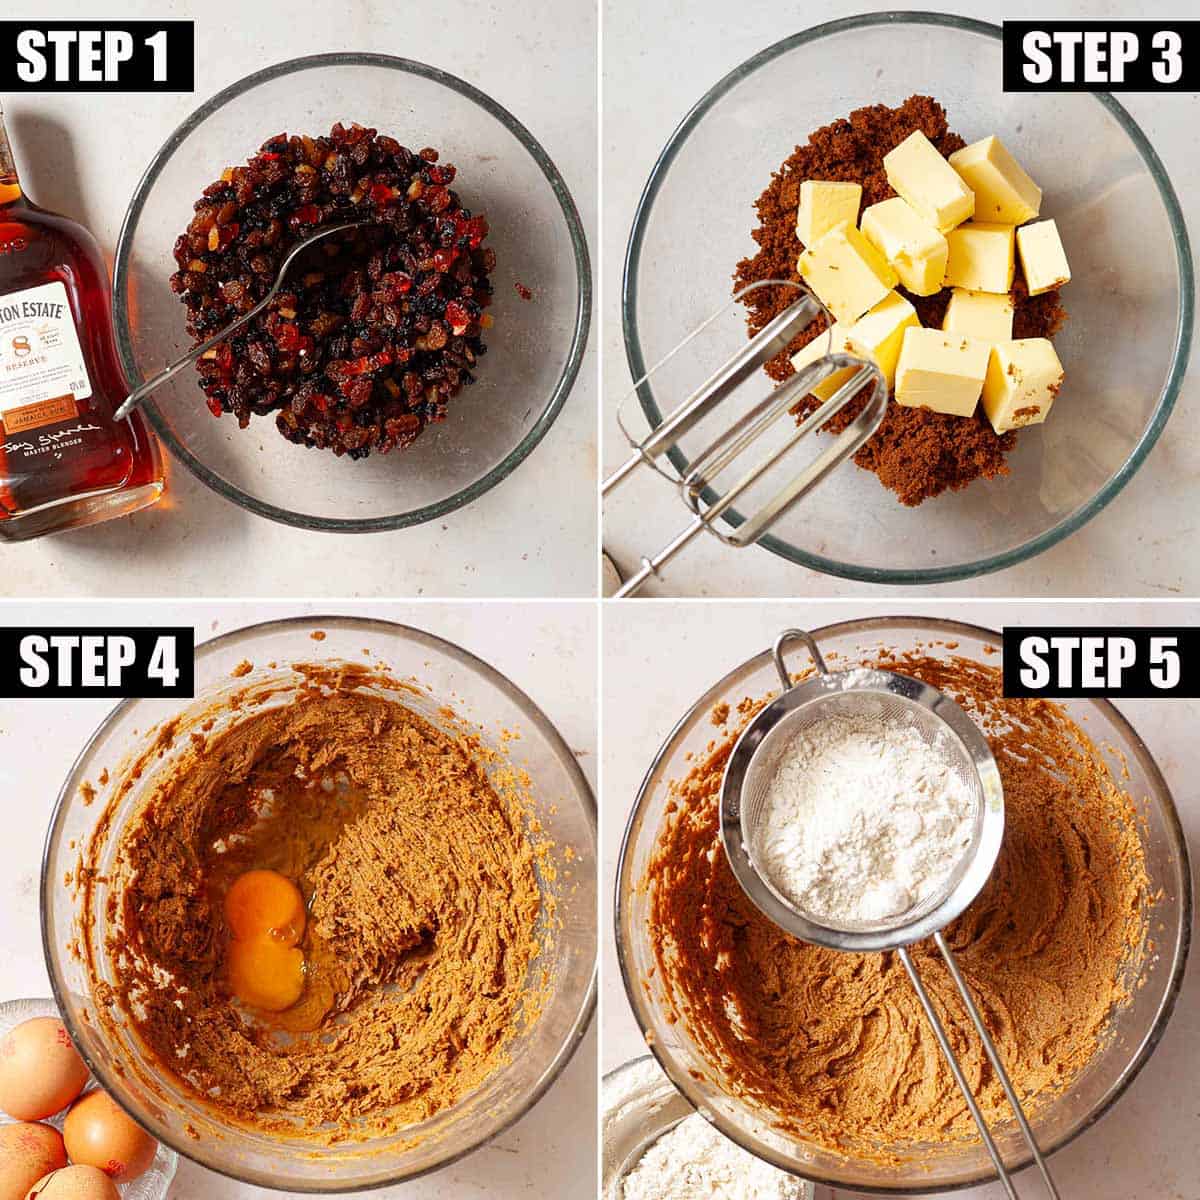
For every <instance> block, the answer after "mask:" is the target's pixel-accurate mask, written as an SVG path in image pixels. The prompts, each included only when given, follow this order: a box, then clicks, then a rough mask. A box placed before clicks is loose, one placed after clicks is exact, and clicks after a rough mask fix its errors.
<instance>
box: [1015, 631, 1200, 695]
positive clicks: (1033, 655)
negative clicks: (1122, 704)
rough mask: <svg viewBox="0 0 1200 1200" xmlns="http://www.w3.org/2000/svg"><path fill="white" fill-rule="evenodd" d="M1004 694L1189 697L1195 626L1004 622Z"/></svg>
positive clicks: (1197, 689) (1198, 678)
mask: <svg viewBox="0 0 1200 1200" xmlns="http://www.w3.org/2000/svg"><path fill="white" fill-rule="evenodd" d="M1004 694H1005V695H1006V696H1044V697H1047V698H1055V697H1061V698H1069V697H1081V696H1082V697H1088V696H1090V697H1107V698H1108V699H1113V700H1115V699H1130V700H1149V699H1155V698H1161V697H1173V698H1176V699H1194V698H1195V697H1197V696H1200V628H1198V627H1195V626H1134V627H1130V626H1083V627H1073V626H1060V625H1037V626H1034V625H1009V626H1005V629H1004Z"/></svg>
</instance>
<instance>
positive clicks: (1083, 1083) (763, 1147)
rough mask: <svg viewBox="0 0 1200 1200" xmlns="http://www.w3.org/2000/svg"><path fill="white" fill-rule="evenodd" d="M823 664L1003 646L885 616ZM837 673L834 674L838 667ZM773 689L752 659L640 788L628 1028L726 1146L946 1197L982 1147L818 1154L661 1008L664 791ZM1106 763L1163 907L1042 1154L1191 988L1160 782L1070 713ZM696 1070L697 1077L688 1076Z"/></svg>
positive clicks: (1114, 716) (1091, 705) (1093, 713)
mask: <svg viewBox="0 0 1200 1200" xmlns="http://www.w3.org/2000/svg"><path fill="white" fill-rule="evenodd" d="M813 636H814V637H815V638H816V640H817V644H818V645H819V647H820V649H821V650H822V652H823V653H824V654H825V655H826V657H829V656H830V655H831V654H833V653H835V652H836V653H837V654H838V655H839V656H840V657H839V658H837V659H834V660H833V662H834V663H837V662H841V663H842V664H845V663H846V662H847V660H851V661H856V660H859V659H860V658H861V657H862V656H864V655H869V654H871V653H872V651H873V650H875V649H878V648H879V647H880V646H885V647H888V648H890V649H895V650H897V651H901V652H902V651H905V650H910V649H914V648H916V647H917V646H918V645H921V644H924V645H925V646H928V645H929V644H930V642H931V641H935V640H936V641H942V642H950V643H954V644H955V646H954V650H953V653H954V654H956V655H961V656H963V657H966V658H969V659H972V660H974V661H976V662H982V663H985V664H988V665H991V666H998V665H999V658H998V656H997V655H996V654H995V653H991V654H989V653H988V648H994V647H996V646H998V645H999V644H1000V635H999V634H998V633H994V632H992V631H991V630H988V629H982V628H980V627H978V626H975V625H966V624H962V623H960V622H957V621H943V620H937V619H933V618H924V617H879V618H867V619H863V620H857V621H846V622H843V623H841V624H837V625H830V626H828V627H826V628H824V629H818V630H815V631H813ZM788 661H789V663H790V664H791V667H792V670H793V671H797V670H800V669H803V668H805V667H807V666H808V665H809V663H808V659H807V656H806V655H805V654H804V653H803V651H799V652H795V653H791V654H789V655H788ZM835 669H836V668H835ZM778 686H779V683H778V677H777V676H776V674H775V668H774V665H773V663H772V660H771V654H770V651H769V650H764V651H763V653H761V654H759V655H756V656H755V657H754V658H752V659H750V660H749V661H748V662H745V663H743V664H742V665H741V666H740V667H737V668H736V669H735V670H733V671H731V672H730V673H729V674H728V675H726V676H725V678H724V679H722V680H720V681H719V682H718V683H716V684H714V685H713V686H712V687H711V688H709V690H708V691H707V692H705V694H704V695H703V696H701V697H700V699H699V700H697V701H696V703H695V704H693V705H692V707H691V708H690V709H688V711H687V713H686V714H685V715H684V717H683V719H682V720H681V721H680V722H679V724H678V725H676V727H675V729H674V730H673V731H672V732H671V734H670V736H669V737H668V738H667V740H666V741H665V742H664V743H663V746H662V748H661V749H660V750H659V752H658V754H657V756H656V757H655V759H654V762H653V763H651V765H650V769H649V770H648V771H647V773H646V777H645V779H644V780H643V781H642V786H641V789H640V790H639V792H638V797H637V802H636V805H635V806H634V810H633V813H632V815H631V816H630V819H629V825H628V828H627V829H626V832H625V841H624V844H623V846H622V848H621V857H620V862H619V865H618V870H617V884H616V927H617V929H616V932H617V951H618V957H619V960H620V963H621V972H622V975H623V977H624V981H625V990H626V993H627V995H628V997H629V1003H630V1005H631V1006H632V1008H633V1012H634V1016H635V1017H636V1019H637V1021H638V1024H639V1025H640V1026H641V1028H642V1031H643V1033H644V1034H645V1038H646V1042H647V1044H648V1045H649V1047H650V1049H651V1050H652V1051H653V1052H654V1054H655V1055H656V1057H657V1058H658V1060H659V1062H660V1063H661V1064H662V1066H663V1068H664V1069H665V1070H666V1072H667V1074H668V1075H669V1076H670V1077H671V1079H672V1080H673V1081H674V1083H675V1085H676V1087H678V1088H679V1090H680V1091H681V1092H683V1094H684V1095H685V1096H686V1097H687V1098H688V1100H690V1101H691V1103H692V1104H693V1105H695V1106H696V1107H697V1108H700V1109H702V1110H703V1111H704V1112H705V1113H706V1114H707V1115H708V1116H709V1117H710V1118H711V1119H712V1120H713V1121H714V1122H715V1123H716V1125H717V1128H718V1129H720V1130H721V1132H722V1133H724V1134H726V1135H727V1136H728V1137H731V1138H733V1139H734V1141H736V1142H739V1143H740V1144H741V1145H742V1146H744V1147H745V1148H746V1149H747V1150H750V1151H752V1152H753V1153H755V1154H757V1155H759V1156H760V1157H761V1158H765V1159H767V1160H768V1161H770V1162H773V1163H775V1164H776V1165H777V1166H780V1167H783V1168H785V1169H786V1170H790V1171H793V1172H795V1173H797V1174H799V1175H802V1176H803V1177H804V1178H806V1179H811V1180H813V1181H814V1182H817V1183H826V1184H829V1185H831V1186H833V1187H837V1188H843V1187H844V1188H849V1189H851V1190H854V1191H868V1192H883V1193H892V1194H898V1193H906V1192H908V1193H919V1194H922V1195H924V1194H925V1193H928V1192H938V1191H943V1190H950V1189H953V1188H959V1187H967V1186H969V1185H971V1184H973V1183H979V1182H981V1181H984V1180H987V1179H992V1178H994V1177H995V1176H994V1171H993V1168H992V1166H991V1163H990V1160H989V1159H988V1156H987V1153H986V1151H985V1150H984V1149H983V1146H982V1143H979V1142H976V1143H974V1144H963V1145H955V1146H945V1145H941V1146H936V1147H932V1148H926V1147H922V1148H920V1149H919V1151H914V1152H913V1153H912V1154H910V1155H909V1157H910V1158H911V1159H912V1162H911V1163H910V1165H909V1166H908V1167H907V1168H906V1167H905V1165H904V1164H903V1163H901V1164H899V1165H894V1166H893V1165H884V1164H880V1163H875V1162H868V1161H865V1160H860V1159H854V1158H847V1157H845V1156H843V1155H841V1154H835V1153H833V1152H831V1151H829V1150H827V1149H825V1148H824V1147H822V1146H820V1145H817V1144H816V1143H814V1142H808V1141H805V1140H804V1139H802V1138H798V1137H790V1136H788V1135H787V1134H786V1133H784V1132H783V1131H781V1130H779V1129H777V1128H775V1122H774V1118H773V1116H772V1114H771V1113H770V1112H769V1111H767V1110H765V1109H763V1108H762V1107H761V1106H757V1105H754V1104H752V1103H750V1102H748V1101H745V1100H741V1099H738V1098H736V1097H733V1096H731V1095H727V1094H725V1093H724V1092H723V1091H721V1090H720V1089H719V1088H717V1087H716V1086H715V1084H714V1083H713V1082H712V1079H711V1075H712V1067H711V1066H710V1065H709V1063H708V1062H707V1060H705V1059H704V1057H703V1056H702V1054H701V1053H700V1051H699V1050H698V1048H697V1047H696V1046H695V1045H694V1044H693V1043H692V1041H691V1040H690V1038H689V1037H688V1033H687V1030H686V1028H685V1027H684V1026H685V1022H684V1021H682V1020H681V1021H678V1022H676V1023H670V1022H668V1021H667V1020H666V1019H665V1016H664V1011H663V1008H662V1007H661V985H660V984H659V983H658V982H657V981H656V973H655V972H654V970H653V968H654V965H655V963H654V955H653V950H652V948H651V946H650V942H649V939H648V937H647V933H646V929H647V924H646V919H647V911H648V906H647V899H648V898H647V896H646V894H645V893H644V892H639V891H638V889H637V885H638V883H639V881H640V880H641V879H642V878H643V876H644V875H645V871H646V866H647V863H648V862H649V859H650V856H651V853H652V851H653V848H654V844H655V841H656V839H657V836H658V831H659V829H660V828H661V826H662V823H663V819H664V816H665V807H666V804H667V800H668V794H667V785H668V783H669V781H670V780H672V779H682V778H684V777H685V776H686V775H687V773H688V771H689V770H690V768H691V765H692V764H691V763H690V762H689V761H688V760H689V756H691V755H699V754H702V753H703V752H704V748H705V747H706V746H707V745H708V744H709V743H710V742H711V741H712V737H713V727H712V723H711V721H710V720H709V713H710V712H711V710H712V708H713V706H714V705H716V704H719V703H721V702H728V703H729V704H730V705H731V707H734V708H736V706H737V703H738V701H740V700H741V699H742V698H743V697H745V696H764V695H766V694H767V693H769V692H773V691H775V690H777V688H778ZM1062 703H1063V704H1064V706H1065V708H1066V710H1067V712H1068V714H1069V715H1070V716H1071V718H1072V719H1073V720H1074V721H1076V722H1077V723H1079V724H1080V725H1081V727H1082V728H1083V729H1084V730H1085V732H1086V733H1087V734H1088V736H1089V737H1090V738H1091V739H1092V740H1093V742H1094V743H1095V745H1096V746H1097V748H1098V750H1099V751H1100V752H1101V753H1102V754H1103V756H1104V758H1105V760H1106V761H1107V763H1108V765H1109V767H1110V768H1111V769H1112V770H1113V771H1114V774H1115V776H1116V777H1117V778H1122V772H1123V771H1124V770H1125V769H1126V768H1127V769H1128V776H1127V777H1125V778H1123V780H1122V782H1123V785H1124V786H1125V787H1126V789H1127V790H1128V792H1129V793H1130V795H1131V796H1132V797H1133V798H1134V800H1135V801H1136V802H1137V803H1138V806H1139V815H1140V817H1142V818H1143V823H1142V824H1141V826H1140V828H1139V832H1140V834H1141V838H1142V843H1143V846H1144V847H1145V852H1146V869H1147V872H1148V874H1149V877H1150V894H1151V895H1153V894H1154V893H1155V892H1156V891H1157V890H1159V889H1161V898H1160V899H1159V900H1158V902H1157V903H1156V904H1155V906H1154V908H1153V909H1152V911H1151V913H1150V919H1151V926H1152V933H1151V934H1150V935H1149V936H1151V937H1152V938H1153V940H1154V953H1153V954H1152V955H1150V956H1149V958H1148V961H1147V963H1146V965H1145V966H1144V968H1143V970H1142V972H1141V974H1140V975H1139V978H1138V981H1137V982H1138V986H1136V987H1134V988H1132V989H1131V991H1132V998H1131V1000H1130V1001H1129V1003H1128V1004H1127V1005H1126V1006H1125V1007H1124V1008H1123V1009H1121V1010H1120V1011H1119V1012H1117V1013H1115V1014H1114V1016H1113V1020H1112V1028H1111V1030H1110V1034H1111V1036H1110V1037H1109V1038H1108V1039H1107V1041H1106V1043H1105V1045H1104V1046H1103V1047H1102V1048H1101V1049H1100V1050H1099V1051H1098V1052H1097V1054H1096V1055H1095V1057H1094V1058H1093V1059H1092V1061H1091V1063H1089V1064H1088V1066H1087V1067H1086V1068H1085V1069H1084V1071H1083V1073H1082V1074H1081V1075H1080V1076H1079V1078H1078V1079H1077V1080H1076V1081H1075V1083H1074V1084H1073V1085H1072V1087H1071V1088H1070V1090H1069V1091H1068V1092H1066V1093H1064V1094H1063V1095H1061V1096H1059V1097H1057V1098H1056V1099H1055V1100H1054V1101H1053V1102H1052V1103H1050V1104H1049V1105H1047V1106H1045V1107H1044V1108H1043V1109H1041V1111H1039V1112H1038V1113H1037V1114H1036V1117H1035V1118H1034V1119H1033V1120H1032V1125H1033V1128H1034V1131H1035V1133H1036V1135H1037V1137H1038V1142H1039V1145H1040V1146H1041V1147H1042V1149H1043V1151H1045V1152H1047V1153H1049V1152H1053V1151H1055V1150H1058V1149H1060V1148H1061V1147H1062V1146H1064V1145H1066V1143H1067V1142H1069V1141H1070V1140H1071V1139H1072V1138H1074V1137H1076V1136H1077V1135H1078V1134H1080V1133H1081V1132H1082V1131H1083V1130H1085V1129H1087V1128H1088V1126H1090V1125H1092V1124H1094V1123H1095V1122H1096V1121H1098V1120H1099V1119H1100V1117H1102V1116H1103V1115H1104V1113H1105V1112H1107V1110H1108V1109H1109V1108H1110V1107H1111V1106H1112V1104H1113V1103H1114V1102H1115V1101H1116V1099H1117V1097H1118V1096H1120V1095H1121V1093H1122V1092H1123V1091H1124V1090H1125V1088H1126V1087H1128V1086H1129V1083H1130V1082H1131V1081H1132V1079H1133V1078H1134V1076H1135V1075H1136V1074H1137V1073H1138V1071H1139V1070H1140V1069H1141V1067H1142V1066H1143V1065H1144V1064H1145V1062H1146V1060H1147V1059H1148V1058H1149V1057H1150V1054H1151V1053H1152V1052H1153V1050H1154V1048H1155V1046H1156V1045H1157V1044H1158V1042H1159V1040H1160V1038H1161V1037H1162V1034H1163V1031H1164V1029H1165V1028H1166V1024H1167V1021H1168V1019H1169V1018H1170V1015H1171V1011H1172V1009H1173V1008H1174V1005H1175V999H1176V996H1177V995H1178V992H1179V987H1180V984H1181V982H1182V980H1183V972H1184V967H1185V965H1186V962H1187V953H1188V943H1189V938H1190V931H1191V923H1192V892H1191V868H1190V866H1189V862H1188V852H1187V845H1186V843H1185V842H1184V837H1183V830H1182V828H1181V826H1180V824H1179V817H1178V814H1177V813H1176V811H1175V805H1174V802H1173V801H1172V799H1171V794H1170V791H1169V790H1168V788H1167V784H1166V781H1165V780H1164V779H1163V777H1162V774H1161V773H1160V772H1159V770H1158V767H1157V766H1156V765H1155V763H1154V760H1153V758H1152V757H1151V756H1150V753H1149V751H1148V750H1147V749H1146V746H1145V744H1144V743H1143V742H1142V740H1141V738H1139V737H1138V735H1137V733H1136V732H1135V731H1134V730H1133V729H1132V728H1131V727H1130V725H1129V723H1128V722H1127V721H1126V720H1125V718H1124V717H1123V716H1122V715H1121V714H1120V713H1119V712H1118V711H1117V709H1116V708H1114V707H1113V706H1112V705H1111V704H1109V703H1108V702H1107V701H1104V700H1067V701H1063V702H1062ZM693 1070H695V1071H696V1072H697V1073H698V1075H699V1077H696V1076H694V1075H693V1074H692V1073H691V1072H692V1071H693ZM994 1132H995V1133H996V1135H997V1142H998V1144H999V1146H1000V1149H1001V1151H1002V1153H1003V1154H1004V1158H1005V1161H1006V1162H1007V1163H1010V1164H1020V1165H1025V1164H1026V1163H1028V1162H1029V1156H1028V1153H1027V1152H1026V1150H1025V1146H1024V1142H1023V1141H1022V1139H1021V1136H1020V1133H1019V1132H1018V1131H1017V1130H1016V1128H1015V1125H1014V1124H1013V1123H1012V1122H1010V1123H1009V1125H1008V1126H1006V1127H1002V1128H999V1129H997V1130H995V1131H994Z"/></svg>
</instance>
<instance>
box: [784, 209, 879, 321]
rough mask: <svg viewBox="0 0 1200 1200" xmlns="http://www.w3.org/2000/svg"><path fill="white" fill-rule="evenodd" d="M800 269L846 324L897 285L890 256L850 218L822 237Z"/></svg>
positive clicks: (807, 280)
mask: <svg viewBox="0 0 1200 1200" xmlns="http://www.w3.org/2000/svg"><path fill="white" fill-rule="evenodd" d="M796 269H797V270H798V271H799V272H800V277H801V278H802V279H803V280H804V281H805V282H806V283H807V284H808V285H809V287H811V288H812V290H813V291H814V292H816V294H817V296H818V297H819V298H820V299H821V301H822V302H823V303H824V305H825V307H826V308H827V309H829V311H830V312H831V313H832V314H833V318H834V320H835V321H838V322H840V323H841V324H843V325H852V324H853V323H854V322H855V321H857V320H858V318H859V317H861V316H862V315H863V313H865V312H867V310H868V309H872V308H874V307H875V305H876V304H878V303H879V302H880V300H882V299H883V298H884V297H885V296H886V295H887V294H888V292H890V291H891V290H892V288H894V287H895V286H896V272H895V271H893V270H892V268H891V267H889V266H888V264H887V259H885V258H884V257H883V255H882V254H880V253H879V251H878V250H876V249H875V247H874V246H872V245H871V243H870V242H868V241H867V239H866V238H865V237H863V235H862V234H861V233H859V231H858V230H857V229H855V228H854V226H853V225H851V224H850V222H849V221H843V222H842V223H841V224H840V225H835V226H834V227H833V228H832V229H831V230H829V232H828V233H826V234H824V235H823V236H822V237H820V238H818V239H817V241H816V242H815V243H814V244H813V245H812V246H810V247H809V248H808V249H807V250H805V252H804V253H803V254H801V255H800V260H799V262H798V263H797V264H796Z"/></svg>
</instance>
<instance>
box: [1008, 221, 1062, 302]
mask: <svg viewBox="0 0 1200 1200" xmlns="http://www.w3.org/2000/svg"><path fill="white" fill-rule="evenodd" d="M1017 245H1018V246H1019V247H1020V250H1021V270H1022V271H1023V272H1024V274H1025V283H1026V285H1027V286H1028V288H1029V294H1030V295H1031V296H1040V295H1041V294H1042V293H1043V292H1051V291H1053V290H1054V289H1055V288H1057V287H1062V285H1063V284H1064V283H1070V282H1071V268H1070V267H1069V266H1068V265H1067V252H1066V251H1065V250H1064V249H1063V244H1062V239H1061V238H1060V237H1059V236H1058V226H1057V225H1056V224H1055V223H1054V221H1053V220H1050V221H1035V222H1034V223H1033V224H1032V225H1026V226H1024V227H1023V228H1021V229H1018V230H1017Z"/></svg>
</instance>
